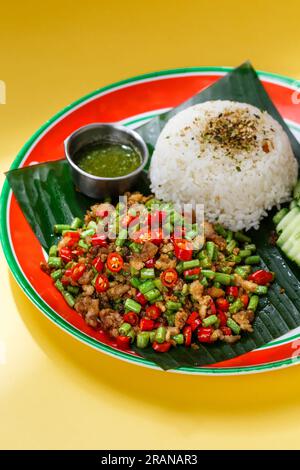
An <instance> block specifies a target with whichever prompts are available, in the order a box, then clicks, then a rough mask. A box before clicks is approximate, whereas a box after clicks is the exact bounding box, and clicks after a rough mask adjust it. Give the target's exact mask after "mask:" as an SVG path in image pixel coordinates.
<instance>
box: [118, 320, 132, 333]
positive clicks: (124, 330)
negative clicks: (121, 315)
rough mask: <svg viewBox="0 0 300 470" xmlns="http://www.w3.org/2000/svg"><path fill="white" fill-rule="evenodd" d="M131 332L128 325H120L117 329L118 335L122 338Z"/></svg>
mask: <svg viewBox="0 0 300 470" xmlns="http://www.w3.org/2000/svg"><path fill="white" fill-rule="evenodd" d="M130 330H131V325H130V323H126V322H124V323H122V325H121V326H120V327H119V333H120V334H121V335H123V336H127V335H128V333H129V331H130Z"/></svg>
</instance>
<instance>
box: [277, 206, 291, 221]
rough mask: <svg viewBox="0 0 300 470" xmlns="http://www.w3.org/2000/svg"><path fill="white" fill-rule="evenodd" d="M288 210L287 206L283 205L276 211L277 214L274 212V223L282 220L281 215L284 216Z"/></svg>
mask: <svg viewBox="0 0 300 470" xmlns="http://www.w3.org/2000/svg"><path fill="white" fill-rule="evenodd" d="M288 212H289V210H288V208H287V207H284V208H283V209H281V210H280V211H279V212H277V214H275V215H274V217H273V222H274V224H275V225H278V224H279V222H281V221H282V219H283V217H285V216H286V214H287V213H288Z"/></svg>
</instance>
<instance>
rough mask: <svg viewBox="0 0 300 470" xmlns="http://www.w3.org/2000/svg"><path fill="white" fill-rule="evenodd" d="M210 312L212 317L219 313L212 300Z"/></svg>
mask: <svg viewBox="0 0 300 470" xmlns="http://www.w3.org/2000/svg"><path fill="white" fill-rule="evenodd" d="M210 310H211V314H212V315H215V314H216V313H217V309H216V306H215V303H214V301H213V299H210Z"/></svg>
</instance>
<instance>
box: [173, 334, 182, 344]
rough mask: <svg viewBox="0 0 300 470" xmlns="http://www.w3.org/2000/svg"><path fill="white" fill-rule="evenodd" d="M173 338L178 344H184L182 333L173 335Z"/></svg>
mask: <svg viewBox="0 0 300 470" xmlns="http://www.w3.org/2000/svg"><path fill="white" fill-rule="evenodd" d="M173 339H174V341H175V343H176V344H183V343H184V336H183V334H182V333H179V334H178V335H175V336H173Z"/></svg>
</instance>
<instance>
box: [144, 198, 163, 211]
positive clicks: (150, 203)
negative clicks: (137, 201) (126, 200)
mask: <svg viewBox="0 0 300 470" xmlns="http://www.w3.org/2000/svg"><path fill="white" fill-rule="evenodd" d="M160 204H161V201H160V200H159V199H155V198H154V197H153V198H152V199H149V200H148V201H147V202H146V203H145V206H146V207H147V209H151V207H152V206H154V205H156V206H160Z"/></svg>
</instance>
